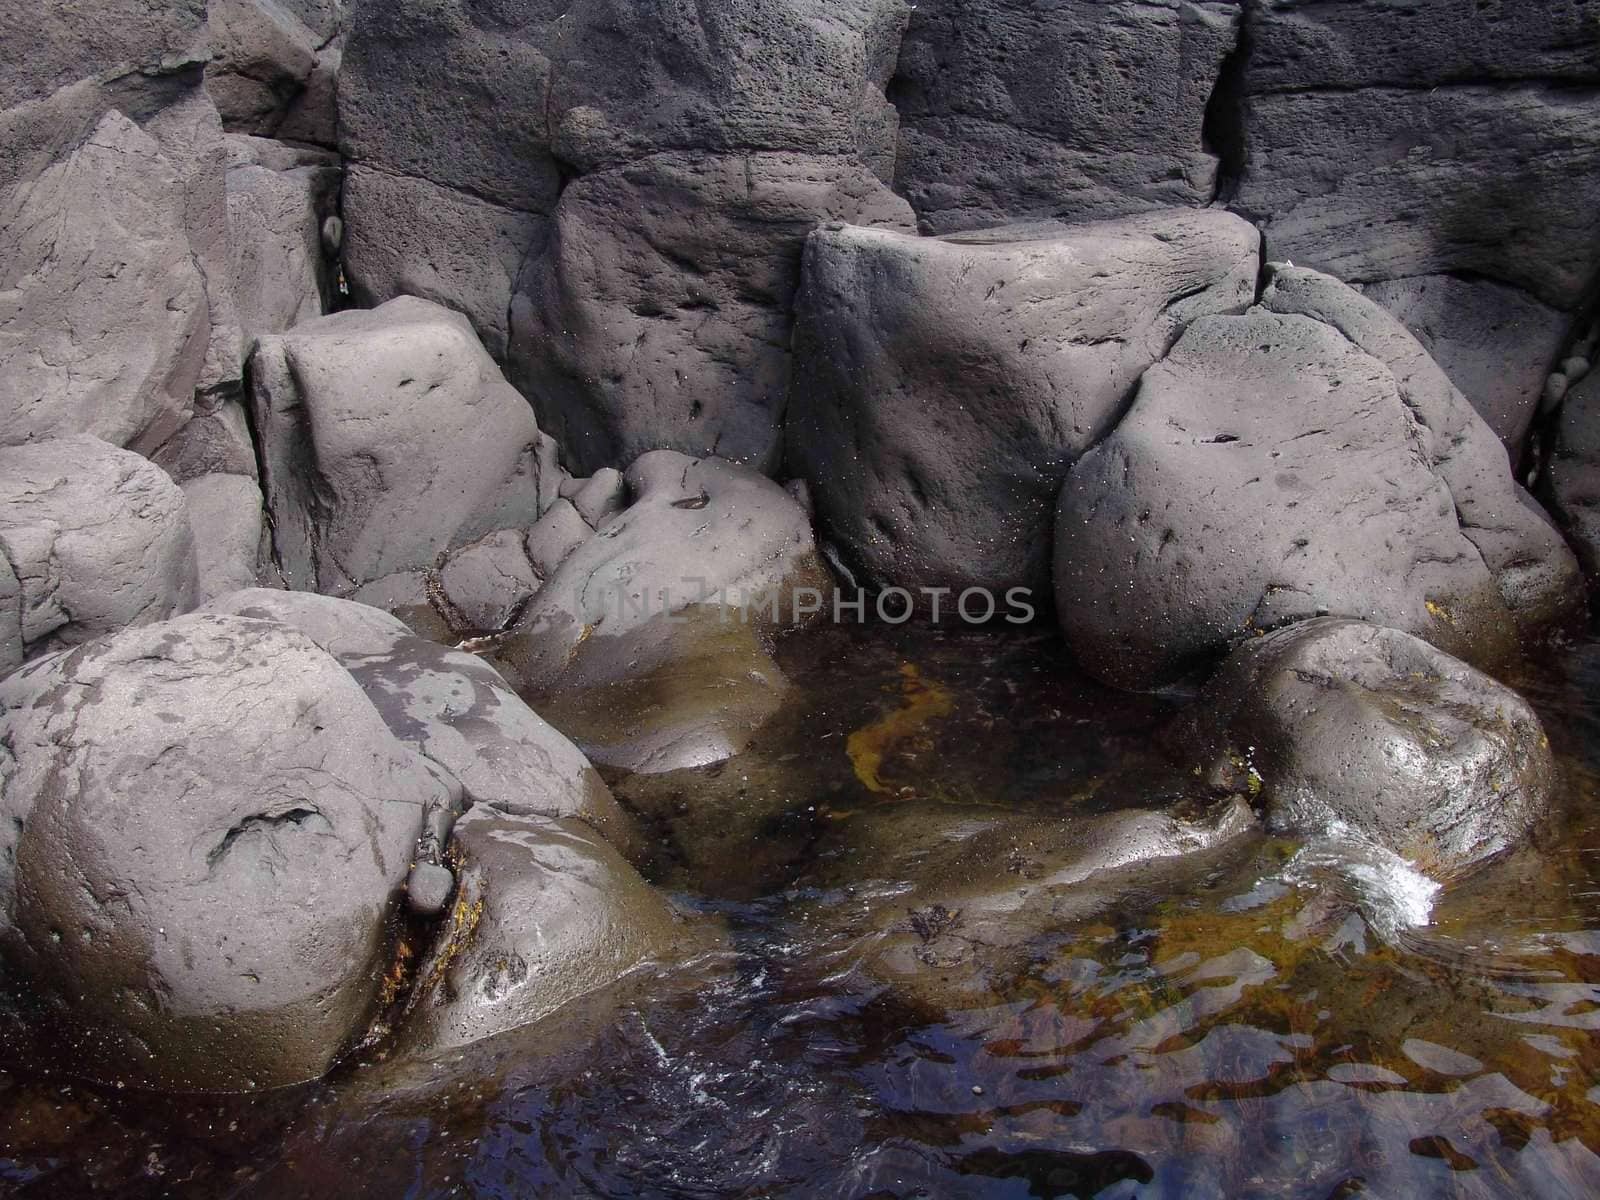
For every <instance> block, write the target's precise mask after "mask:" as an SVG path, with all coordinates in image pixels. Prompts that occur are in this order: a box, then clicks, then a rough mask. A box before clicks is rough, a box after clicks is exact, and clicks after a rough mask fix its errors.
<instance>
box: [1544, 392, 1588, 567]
mask: <svg viewBox="0 0 1600 1200" xmlns="http://www.w3.org/2000/svg"><path fill="white" fill-rule="evenodd" d="M1544 494H1545V495H1546V496H1547V497H1548V498H1549V500H1550V503H1551V508H1552V509H1553V510H1554V512H1555V513H1556V515H1557V517H1558V518H1559V519H1560V521H1561V523H1562V526H1563V527H1564V528H1565V529H1566V531H1567V536H1568V538H1570V539H1571V541H1572V545H1573V547H1574V548H1575V549H1576V550H1577V552H1578V558H1579V559H1580V561H1581V562H1582V563H1583V569H1584V573H1585V574H1586V575H1587V576H1588V577H1589V580H1590V585H1591V588H1592V587H1593V584H1594V581H1595V580H1597V579H1600V372H1595V371H1592V370H1591V371H1590V372H1589V374H1588V375H1586V376H1585V377H1584V378H1583V379H1581V380H1580V381H1579V382H1578V384H1577V386H1575V387H1574V388H1573V389H1572V390H1571V391H1570V392H1568V393H1567V397H1566V404H1565V405H1564V406H1563V408H1562V410H1561V417H1560V423H1559V425H1558V426H1557V430H1556V441H1555V445H1554V447H1553V448H1552V449H1551V454H1550V464H1549V469H1548V474H1547V477H1546V479H1545V493H1544Z"/></svg>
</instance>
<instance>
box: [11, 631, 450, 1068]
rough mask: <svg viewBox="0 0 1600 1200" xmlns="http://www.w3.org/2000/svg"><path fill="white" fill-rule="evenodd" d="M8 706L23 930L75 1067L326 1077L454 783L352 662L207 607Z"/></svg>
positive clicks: (17, 962)
mask: <svg viewBox="0 0 1600 1200" xmlns="http://www.w3.org/2000/svg"><path fill="white" fill-rule="evenodd" d="M0 714H3V715H0V731H3V732H0V736H3V740H4V742H5V744H6V745H7V747H8V748H9V750H10V754H9V755H8V756H7V757H6V759H5V761H4V764H3V768H0V769H3V771H4V784H5V786H4V793H3V795H4V799H3V801H0V804H3V806H4V810H5V817H6V820H5V821H4V833H3V834H0V838H3V839H4V848H3V853H0V863H3V864H4V865H3V867H0V914H3V919H0V941H3V944H4V947H5V954H6V961H7V977H8V983H9V984H10V985H11V987H12V988H13V989H20V992H21V994H20V996H14V997H13V1000H14V1002H15V1003H18V1004H20V1005H21V1011H22V1013H23V1014H24V1019H25V1020H26V1021H28V1022H29V1024H30V1025H31V1027H32V1028H35V1029H38V1030H41V1031H45V1030H47V1031H48V1035H47V1036H48V1038H49V1040H50V1044H51V1053H52V1057H53V1058H54V1059H55V1061H58V1062H61V1063H62V1064H63V1065H64V1066H65V1067H66V1068H67V1069H69V1070H71V1071H74V1072H76V1073H80V1074H84V1075H87V1076H89V1077H91V1078H94V1079H97V1080H100V1081H102V1082H107V1083H119V1084H123V1083H125V1084H129V1085H132V1086H138V1087H155V1088H166V1089H183V1090H214V1089H224V1090H243V1089H250V1088H261V1087H272V1086H277V1085H281V1084H287V1083H293V1082H297V1081H300V1080H303V1079H308V1078H312V1077H315V1076H318V1075H321V1074H322V1073H323V1072H325V1071H326V1070H327V1069H328V1068H329V1066H331V1065H332V1063H333V1062H334V1061H335V1059H336V1058H337V1057H338V1056H339V1054H340V1053H341V1052H343V1051H344V1050H345V1049H347V1048H348V1047H349V1045H350V1043H351V1041H352V1040H353V1039H354V1038H355V1037H356V1036H358V1035H359V1034H360V1033H361V1032H362V1030H363V1029H364V1027H365V1023H366V1021H367V1020H368V1018H369V1015H370V1010H371V1008H372V1006H373V1004H374V1001H375V999H376V993H377V986H378V979H379V977H380V976H381V974H382V970H383V964H384V961H385V958H386V952H387V941H388V938H387V933H386V928H385V922H386V917H387V915H388V913H389V912H390V911H391V907H392V903H393V900H394V897H395V896H396V894H397V892H398V890H399V888H400V887H401V885H402V884H403V883H404V880H405V878H406V873H407V870H408V868H409V865H410V860H411V853H412V849H413V846H414V844H415V841H416V838H417V835H418V833H419V832H420V830H421V827H422V818H423V813H424V811H425V809H426V808H427V807H428V806H429V805H430V804H432V803H434V802H435V801H436V798H437V793H439V792H440V791H441V790H442V789H441V786H440V784H439V783H438V782H437V781H435V780H434V779H433V777H432V776H430V775H429V774H428V773H427V772H426V771H425V770H422V769H421V768H420V765H419V762H418V760H417V759H416V757H415V756H414V755H413V754H412V753H411V752H409V751H408V750H406V749H405V748H404V747H403V746H401V745H400V743H399V742H397V741H396V740H395V739H394V737H393V736H392V735H391V734H390V733H389V731H388V729H387V728H386V727H385V726H384V724H383V722H382V721H381V720H380V719H379V717H378V714H377V712H376V711H375V710H374V709H373V707H372V705H371V704H370V703H369V702H368V701H367V699H366V697H365V696H364V695H363V694H362V692H361V689H360V688H359V687H357V686H356V684H355V682H354V681H353V680H352V679H351V678H350V676H349V675H348V674H347V673H346V672H345V671H344V670H343V669H341V668H340V667H339V665H338V664H337V663H336V662H334V660H333V659H332V658H331V657H330V656H329V655H327V654H326V653H324V652H323V651H322V650H320V649H318V648H317V647H316V646H315V645H314V644H313V643H312V642H310V641H309V640H308V639H307V638H305V637H304V636H302V635H300V634H298V633H296V632H295V631H293V630H291V629H288V628H285V627H284V626H282V625H279V624H276V623H273V622H268V621H260V620H248V619H242V618H238V617H232V616H223V615H217V614H195V615H191V616H188V617H181V618H178V619H176V620H174V621H170V622H166V623H163V624H160V625H154V626H150V627H147V628H143V629H135V630H127V631H124V632H122V633H120V634H116V635H113V636H111V637H109V638H106V639H104V640H101V641H98V642H95V643H92V644H90V645H87V646H83V647H80V648H78V649H76V650H73V651H70V652H66V653H63V654H61V655H57V656H55V657H52V658H50V659H47V660H44V661H42V662H39V663H36V664H33V665H31V666H29V667H26V668H24V669H23V670H21V671H19V672H17V673H16V674H14V675H12V676H11V677H10V678H9V679H7V680H5V681H4V683H3V684H0ZM41 1036H44V1035H41Z"/></svg>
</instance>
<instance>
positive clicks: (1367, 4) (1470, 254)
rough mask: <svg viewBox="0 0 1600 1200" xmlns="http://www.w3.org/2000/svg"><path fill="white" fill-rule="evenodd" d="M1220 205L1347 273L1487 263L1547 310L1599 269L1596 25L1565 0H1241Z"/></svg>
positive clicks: (1488, 271) (1288, 252) (1356, 276)
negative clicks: (1238, 153) (1236, 140)
mask: <svg viewBox="0 0 1600 1200" xmlns="http://www.w3.org/2000/svg"><path fill="white" fill-rule="evenodd" d="M1247 26H1248V46H1249V52H1248V56H1247V58H1246V59H1245V61H1244V63H1243V66H1242V69H1241V77H1240V80H1239V86H1238V95H1237V97H1236V101H1237V112H1236V113H1235V114H1234V119H1235V120H1236V121H1237V122H1238V123H1239V126H1240V128H1239V131H1238V132H1239V135H1240V137H1241V139H1242V146H1241V150H1242V152H1243V155H1244V161H1243V170H1242V176H1241V178H1240V180H1239V183H1238V188H1237V193H1236V195H1235V197H1234V201H1235V204H1236V206H1237V208H1238V209H1239V210H1240V211H1242V212H1245V213H1247V214H1250V215H1258V216H1260V217H1261V218H1263V220H1264V225H1263V231H1264V233H1265V235H1266V238H1267V242H1268V244H1269V245H1270V246H1271V247H1272V252H1273V254H1274V255H1275V256H1282V257H1286V258H1291V259H1293V260H1294V261H1295V262H1298V263H1303V264H1306V265H1309V266H1313V267H1316V268H1318V269H1320V270H1325V271H1328V272H1330V273H1332V274H1334V275H1337V276H1339V277H1340V278H1342V279H1347V280H1350V281H1352V282H1365V281H1370V280H1379V279H1397V278H1405V277H1410V276H1416V275H1429V274H1437V273H1441V272H1447V271H1469V272H1475V273H1478V274H1482V275H1487V276H1489V277H1490V278H1492V279H1496V280H1498V281H1500V282H1503V283H1509V284H1512V285H1514V286H1517V287H1519V288H1522V289H1524V290H1525V291H1528V292H1530V293H1532V294H1533V295H1534V296H1536V297H1538V298H1539V299H1540V300H1542V301H1544V302H1545V303H1547V304H1550V305H1553V306H1555V307H1557V308H1561V309H1570V308H1572V307H1573V306H1575V305H1576V304H1577V303H1578V301H1579V299H1580V298H1581V296H1582V293H1583V290H1584V288H1585V287H1586V286H1587V285H1588V283H1589V281H1590V280H1591V279H1592V278H1593V276H1594V273H1595V270H1596V268H1597V267H1600V208H1597V207H1596V205H1595V192H1594V190H1593V188H1592V186H1586V185H1585V184H1584V183H1583V182H1576V183H1575V181H1586V180H1592V179H1594V178H1595V177H1596V168H1597V165H1600V120H1597V109H1596V104H1595V100H1594V96H1593V88H1594V86H1595V85H1596V84H1600V53H1597V51H1600V29H1597V28H1596V26H1595V23H1594V20H1593V17H1592V14H1590V13H1588V12H1587V10H1586V8H1585V6H1583V5H1581V4H1573V3H1569V2H1567V0H1547V2H1542V3H1531V4H1517V3H1512V2H1511V0H1491V2H1490V3H1488V4H1485V5H1481V6H1477V7H1475V8H1470V9H1468V8H1463V7H1462V6H1460V5H1457V4H1453V3H1451V2H1450V0H1423V2H1422V3H1419V4H1407V5H1395V4H1388V3H1385V2H1383V0H1363V2H1360V3H1355V4H1321V5H1306V4H1301V3H1296V2H1294V0H1253V2H1252V3H1251V4H1250V5H1249V8H1248V16H1247Z"/></svg>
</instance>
